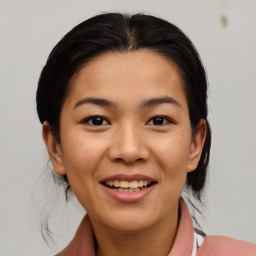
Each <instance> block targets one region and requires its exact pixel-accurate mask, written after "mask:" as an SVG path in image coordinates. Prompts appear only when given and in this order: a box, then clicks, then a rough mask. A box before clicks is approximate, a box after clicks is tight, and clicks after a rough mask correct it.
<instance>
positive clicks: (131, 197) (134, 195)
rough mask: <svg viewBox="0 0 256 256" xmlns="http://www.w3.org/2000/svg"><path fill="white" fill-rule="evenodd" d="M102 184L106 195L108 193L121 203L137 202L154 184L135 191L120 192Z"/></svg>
mask: <svg viewBox="0 0 256 256" xmlns="http://www.w3.org/2000/svg"><path fill="white" fill-rule="evenodd" d="M102 186H103V188H104V189H105V191H106V192H107V194H108V195H110V196H111V197H112V198H114V199H115V200H117V201H120V202H122V203H135V202H139V201H141V200H143V199H144V198H145V197H146V196H147V195H148V194H149V193H150V192H151V191H152V190H153V189H154V188H155V184H153V185H151V186H150V187H146V188H144V189H142V190H140V191H136V192H120V191H118V190H114V189H111V188H109V187H107V186H105V185H103V184H102Z"/></svg>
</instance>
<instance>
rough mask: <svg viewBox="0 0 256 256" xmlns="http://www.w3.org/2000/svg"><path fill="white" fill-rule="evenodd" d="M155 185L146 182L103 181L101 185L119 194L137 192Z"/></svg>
mask: <svg viewBox="0 0 256 256" xmlns="http://www.w3.org/2000/svg"><path fill="white" fill-rule="evenodd" d="M155 183H156V182H150V181H147V180H132V181H126V180H110V181H105V182H103V183H102V184H103V185H104V186H106V187H108V188H111V189H113V190H117V191H119V192H138V191H141V190H144V189H146V188H148V187H151V186H152V185H153V184H155Z"/></svg>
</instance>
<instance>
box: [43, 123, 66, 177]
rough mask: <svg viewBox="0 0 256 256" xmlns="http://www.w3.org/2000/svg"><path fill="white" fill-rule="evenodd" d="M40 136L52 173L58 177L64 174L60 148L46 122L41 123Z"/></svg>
mask: <svg viewBox="0 0 256 256" xmlns="http://www.w3.org/2000/svg"><path fill="white" fill-rule="evenodd" d="M42 135H43V139H44V143H45V145H46V147H47V150H48V154H49V157H50V160H51V162H52V166H53V170H54V172H55V173H56V174H58V175H64V174H66V172H65V169H64V165H63V158H62V150H61V146H60V144H59V143H58V141H57V140H56V138H55V136H54V134H53V132H52V129H51V126H50V124H49V123H48V122H47V121H45V122H44V123H43V127H42Z"/></svg>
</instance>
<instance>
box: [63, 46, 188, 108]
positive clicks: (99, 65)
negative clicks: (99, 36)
mask: <svg viewBox="0 0 256 256" xmlns="http://www.w3.org/2000/svg"><path fill="white" fill-rule="evenodd" d="M163 95H167V96H171V97H173V96H175V97H178V98H183V99H182V100H183V101H184V98H185V94H184V90H183V80H182V77H181V75H180V72H179V69H178V67H177V65H176V64H175V63H174V62H173V61H172V60H170V59H168V58H166V57H164V56H162V55H160V54H159V53H157V52H154V51H152V50H148V49H143V50H137V51H133V52H128V53H120V52H108V53H104V54H102V55H100V56H97V57H95V58H94V59H92V60H91V61H89V62H88V63H86V64H85V65H84V66H83V67H82V68H80V69H79V70H78V71H77V72H76V73H75V74H74V75H73V77H72V78H71V81H70V91H69V95H68V97H67V101H74V100H77V98H79V97H83V96H102V97H111V98H116V100H121V101H123V100H124V99H125V100H126V102H128V100H133V101H134V100H135V99H138V100H139V99H141V100H142V98H143V97H153V96H156V97H157V96H163ZM114 100H115V99H114ZM180 100H181V99H180ZM185 101H186V100H185ZM185 104H186V102H185Z"/></svg>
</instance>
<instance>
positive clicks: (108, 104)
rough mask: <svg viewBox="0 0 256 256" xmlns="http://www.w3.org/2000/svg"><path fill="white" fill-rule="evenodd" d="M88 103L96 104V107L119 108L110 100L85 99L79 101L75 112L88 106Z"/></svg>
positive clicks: (75, 106)
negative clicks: (81, 107)
mask: <svg viewBox="0 0 256 256" xmlns="http://www.w3.org/2000/svg"><path fill="white" fill-rule="evenodd" d="M87 103H91V104H95V105H98V106H103V107H113V108H116V107H117V105H116V104H115V103H114V102H112V101H110V100H106V99H103V98H94V97H86V98H83V99H81V100H79V101H77V103H76V104H75V105H74V107H73V110H74V109H76V108H78V107H79V106H81V105H84V104H87Z"/></svg>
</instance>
